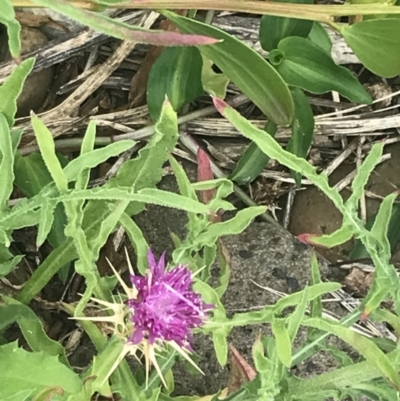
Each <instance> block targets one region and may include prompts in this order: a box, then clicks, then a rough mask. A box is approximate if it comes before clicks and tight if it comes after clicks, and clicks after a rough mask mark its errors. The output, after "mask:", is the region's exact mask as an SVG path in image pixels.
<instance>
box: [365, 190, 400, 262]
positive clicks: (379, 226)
mask: <svg viewBox="0 0 400 401" xmlns="http://www.w3.org/2000/svg"><path fill="white" fill-rule="evenodd" d="M397 196H398V194H397V193H394V194H390V195H388V196H386V197H385V199H384V200H383V201H382V203H381V206H380V207H379V211H378V214H377V215H376V219H375V222H374V225H373V226H372V228H371V234H372V235H373V237H374V238H375V239H376V240H377V242H378V243H379V245H380V246H381V247H382V251H381V255H380V257H381V258H385V259H386V261H387V263H389V261H390V258H391V256H392V255H391V249H390V243H389V238H388V229H389V224H390V219H391V216H392V210H393V204H394V201H395V200H396V198H397Z"/></svg>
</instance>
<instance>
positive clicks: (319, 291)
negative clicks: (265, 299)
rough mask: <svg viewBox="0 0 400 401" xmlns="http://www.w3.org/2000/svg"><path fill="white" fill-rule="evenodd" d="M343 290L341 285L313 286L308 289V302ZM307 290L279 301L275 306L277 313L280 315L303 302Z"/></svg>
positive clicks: (323, 284)
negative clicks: (286, 309)
mask: <svg viewBox="0 0 400 401" xmlns="http://www.w3.org/2000/svg"><path fill="white" fill-rule="evenodd" d="M339 288H341V284H339V283H319V284H315V285H313V286H310V287H307V294H306V300H307V302H308V301H312V300H313V299H315V298H317V297H320V296H321V295H323V294H326V293H328V292H333V291H336V290H338V289H339ZM304 292H305V290H302V291H298V292H295V293H294V294H290V295H286V296H285V297H283V298H281V299H279V300H278V301H277V302H276V304H275V305H274V306H273V309H274V311H275V313H277V314H279V313H282V311H283V310H284V309H285V308H288V307H289V306H295V305H298V304H299V303H300V302H302V301H303V297H304V294H303V293H304Z"/></svg>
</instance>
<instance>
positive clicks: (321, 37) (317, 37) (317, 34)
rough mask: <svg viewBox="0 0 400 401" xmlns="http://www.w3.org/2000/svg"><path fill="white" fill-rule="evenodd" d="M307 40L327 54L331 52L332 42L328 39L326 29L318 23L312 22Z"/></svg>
mask: <svg viewBox="0 0 400 401" xmlns="http://www.w3.org/2000/svg"><path fill="white" fill-rule="evenodd" d="M308 39H309V40H311V42H313V43H314V44H316V45H318V46H319V47H320V48H321V49H324V50H325V51H326V52H327V53H328V54H331V51H332V41H331V38H330V37H329V35H328V33H327V32H326V29H325V28H324V27H323V26H322V25H321V24H320V23H319V22H314V23H313V26H312V29H311V31H310V34H309V35H308Z"/></svg>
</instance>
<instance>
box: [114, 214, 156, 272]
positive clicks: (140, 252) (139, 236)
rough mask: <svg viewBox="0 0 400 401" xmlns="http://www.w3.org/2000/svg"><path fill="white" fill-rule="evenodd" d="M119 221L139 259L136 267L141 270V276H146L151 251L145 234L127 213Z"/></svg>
mask: <svg viewBox="0 0 400 401" xmlns="http://www.w3.org/2000/svg"><path fill="white" fill-rule="evenodd" d="M119 221H120V222H121V224H122V225H123V227H124V228H125V230H126V233H127V234H128V237H129V240H130V241H131V244H132V245H133V247H134V248H135V253H136V257H137V259H136V267H137V269H138V270H139V273H140V274H142V275H145V273H146V271H147V269H148V262H147V251H148V249H149V245H148V244H147V241H146V238H145V237H144V235H143V232H142V230H141V229H140V228H139V226H138V225H137V224H136V223H135V222H134V220H133V219H131V218H130V217H129V216H128V215H127V214H126V213H123V214H122V216H121V217H120V218H119Z"/></svg>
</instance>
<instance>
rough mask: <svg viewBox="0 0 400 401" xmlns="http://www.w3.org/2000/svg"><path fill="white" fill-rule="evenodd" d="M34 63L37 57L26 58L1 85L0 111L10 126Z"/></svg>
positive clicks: (10, 126)
mask: <svg viewBox="0 0 400 401" xmlns="http://www.w3.org/2000/svg"><path fill="white" fill-rule="evenodd" d="M3 3H4V2H3ZM34 64H35V59H34V58H32V57H31V58H28V59H27V60H24V61H23V62H22V63H21V64H20V65H19V66H17V67H16V68H15V69H14V71H13V72H12V74H11V75H10V76H9V77H8V78H7V80H6V81H5V82H4V84H3V85H1V86H0V113H2V114H4V115H5V117H6V119H7V123H8V127H9V128H12V127H13V126H14V121H15V119H14V117H15V114H16V113H17V99H18V96H19V95H20V94H21V92H22V89H23V86H24V82H25V80H26V78H27V77H28V75H29V74H30V72H31V71H32V68H33V65H34Z"/></svg>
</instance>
